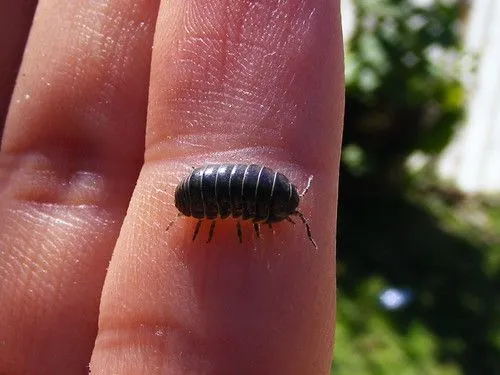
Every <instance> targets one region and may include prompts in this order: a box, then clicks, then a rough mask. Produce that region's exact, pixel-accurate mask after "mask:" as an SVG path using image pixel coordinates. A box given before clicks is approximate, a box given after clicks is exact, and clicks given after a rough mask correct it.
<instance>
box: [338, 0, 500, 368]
mask: <svg viewBox="0 0 500 375" xmlns="http://www.w3.org/2000/svg"><path fill="white" fill-rule="evenodd" d="M342 15H343V28H344V41H345V54H346V55H345V62H346V113H345V133H344V143H343V153H342V165H341V178H340V192H339V194H340V203H339V216H338V232H337V238H338V250H337V251H338V303H337V314H338V315H337V328H336V338H335V359H334V362H333V364H332V374H335V375H363V374H381V375H385V374H397V375H413V374H415V375H417V374H418V375H421V374H424V375H458V374H488V375H489V374H500V103H499V104H497V102H500V1H498V0H472V1H458V0H342Z"/></svg>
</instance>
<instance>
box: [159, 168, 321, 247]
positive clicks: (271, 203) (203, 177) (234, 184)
mask: <svg viewBox="0 0 500 375" xmlns="http://www.w3.org/2000/svg"><path fill="white" fill-rule="evenodd" d="M311 179H312V178H310V179H309V182H308V186H307V187H306V189H305V190H304V192H303V193H302V194H300V195H299V194H298V192H297V189H296V188H295V186H294V185H292V184H291V183H290V181H289V180H288V178H287V177H286V176H285V175H283V174H282V173H279V172H275V171H273V170H271V169H270V168H267V167H264V166H260V165H255V164H218V165H207V166H203V167H200V168H195V169H194V170H193V171H192V172H191V174H190V175H189V176H187V177H186V178H185V179H184V180H183V181H182V182H181V183H180V184H179V185H177V188H176V189H175V207H177V209H178V210H179V212H180V215H184V216H192V217H194V218H197V219H198V223H197V224H196V228H195V231H194V234H193V240H194V239H195V238H196V236H197V234H198V231H199V229H200V225H201V222H202V220H205V219H208V220H213V221H212V223H211V226H210V232H209V238H208V242H210V240H211V239H212V236H213V233H214V229H215V221H214V220H215V219H216V218H220V219H225V218H227V217H229V216H230V215H231V216H232V217H233V218H241V219H242V220H251V221H252V222H253V223H254V229H255V232H256V234H257V237H259V235H260V232H259V226H258V224H259V223H266V224H269V225H271V224H272V223H275V222H279V221H282V220H285V219H288V220H291V219H290V216H291V215H295V216H298V217H299V218H300V219H301V221H302V222H303V223H304V225H305V226H306V229H307V234H308V237H309V239H310V241H311V242H312V243H313V245H314V247H316V248H317V246H316V243H315V242H314V240H313V239H312V236H311V231H310V228H309V224H308V223H307V221H306V219H305V218H304V216H303V215H302V213H300V212H299V211H297V207H298V205H299V201H300V197H301V196H303V195H304V194H305V193H306V191H307V189H308V188H309V186H310V183H311ZM171 224H172V223H171ZM171 224H170V225H171ZM170 225H169V227H170ZM167 229H168V228H167ZM237 234H238V238H239V240H240V242H241V241H242V235H241V226H240V223H239V222H237Z"/></svg>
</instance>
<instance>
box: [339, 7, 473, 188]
mask: <svg viewBox="0 0 500 375" xmlns="http://www.w3.org/2000/svg"><path fill="white" fill-rule="evenodd" d="M353 2H354V4H355V8H356V14H357V17H356V19H357V21H356V22H357V23H356V27H355V30H354V33H353V35H352V38H351V39H350V41H349V44H348V46H347V48H346V57H345V59H346V115H345V130H344V147H345V150H347V151H348V150H351V149H353V148H354V149H356V150H358V152H361V153H362V154H363V163H362V164H359V163H350V160H349V159H348V158H344V165H345V166H346V167H348V168H350V170H351V172H352V173H354V174H356V175H370V176H372V177H374V176H380V177H381V178H382V179H387V178H393V177H395V178H396V179H398V178H400V175H401V172H402V169H403V163H404V160H405V159H406V157H407V156H408V155H410V154H411V153H412V152H414V151H416V150H420V151H423V152H425V153H428V154H437V153H439V152H440V151H441V150H442V149H443V148H444V147H445V146H446V145H447V144H448V142H449V141H450V139H451V137H452V135H453V134H454V131H455V129H456V127H457V126H458V125H459V120H460V118H461V117H462V114H463V91H462V86H461V83H460V80H459V79H458V73H459V71H458V62H457V58H458V56H459V51H460V43H459V35H458V27H457V20H458V7H457V6H456V5H455V4H454V3H453V2H450V1H446V2H444V1H443V2H440V1H433V2H431V4H432V5H430V6H427V7H425V8H422V7H418V6H415V5H412V3H413V2H412V1H408V0H353ZM450 3H451V4H450ZM346 146H350V147H346ZM345 156H346V155H345V153H344V157H345ZM360 165H363V167H362V168H361V169H360V168H359V166H360Z"/></svg>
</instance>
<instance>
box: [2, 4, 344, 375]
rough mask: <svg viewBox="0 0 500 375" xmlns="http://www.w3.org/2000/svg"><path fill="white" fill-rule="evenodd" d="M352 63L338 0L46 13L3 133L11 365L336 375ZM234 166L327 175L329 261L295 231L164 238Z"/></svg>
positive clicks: (73, 370) (228, 226) (313, 206)
mask: <svg viewBox="0 0 500 375" xmlns="http://www.w3.org/2000/svg"><path fill="white" fill-rule="evenodd" d="M19 3H21V2H19ZM9 4H13V3H12V2H11V3H9ZM15 6H16V5H7V6H5V5H2V7H6V8H7V9H6V11H0V18H4V19H5V20H11V21H12V20H15V19H16V17H17V18H19V22H17V23H15V24H16V25H18V26H19V27H23V26H22V25H27V24H28V22H26V15H22V16H19V15H18V14H17V13H16V12H15V9H14V8H15ZM21 21H24V22H21ZM0 23H1V22H0ZM3 38H4V39H3V40H4V41H5V40H6V39H7V37H6V36H5V35H4V36H3ZM3 45H8V43H7V44H6V43H4V44H3ZM9 48H11V50H10V51H7V52H8V53H6V54H5V55H4V57H2V58H3V59H8V58H9V57H10V56H15V55H16V54H18V52H19V50H16V48H18V49H19V48H21V47H19V46H17V47H16V46H15V45H10V47H9ZM23 48H24V46H23ZM0 63H1V61H0ZM342 67H343V61H342V40H341V33H340V16H339V2H338V1H327V0H320V1H311V0H290V1H264V2H255V1H243V0H241V1H233V2H227V1H219V0H214V1H207V2H204V1H194V0H187V1H180V0H171V1H165V2H161V3H160V2H159V1H139V2H137V1H125V0H121V1H118V0H114V1H106V0H102V1H63V0H46V1H40V2H39V5H38V9H37V12H36V16H35V19H34V24H33V26H32V29H31V34H30V38H29V42H28V44H27V46H26V49H25V52H24V59H23V63H22V66H21V68H20V72H19V75H18V78H17V83H16V86H15V89H14V92H13V96H12V99H11V102H10V109H9V115H8V117H7V120H6V123H5V132H4V136H3V140H2V154H1V159H0V160H1V166H2V168H1V170H0V186H1V188H2V189H1V194H0V301H2V303H1V306H0V322H1V323H0V324H1V326H0V373H1V374H9V375H11V374H36V375H44V374H51V375H54V374H85V373H87V372H88V371H89V369H88V363H89V361H91V362H90V370H91V371H92V374H93V375H94V374H134V375H136V374H217V375H220V374H239V375H240V374H259V375H260V374H286V375H291V374H298V375H304V374H314V375H316V374H326V373H328V372H329V366H330V360H331V354H332V347H331V343H332V339H333V316H334V294H335V291H334V284H335V278H334V238H335V235H334V232H335V230H334V228H335V211H336V191H337V173H338V163H339V154H340V139H341V124H342V114H343V80H342V77H343V68H342ZM7 89H8V87H7V86H5V87H2V88H1V90H4V92H3V93H0V94H3V95H0V99H1V98H7V97H8V95H6V94H5V93H6V90H7ZM4 100H5V99H4ZM0 108H6V106H4V107H1V106H0ZM224 162H233V163H235V162H240V163H257V164H262V165H267V166H269V167H272V168H273V169H275V170H279V171H281V172H284V173H285V174H286V175H287V176H289V177H290V179H291V181H292V182H293V183H294V184H295V185H297V187H298V188H299V189H301V188H303V187H304V186H305V184H306V183H307V178H308V176H309V175H314V181H313V184H312V187H311V190H310V191H309V192H308V194H307V195H306V197H304V199H303V200H302V202H301V206H300V208H301V210H302V211H303V212H304V213H305V215H306V216H307V217H308V218H309V219H310V222H311V227H312V230H313V235H314V238H315V240H316V242H317V243H318V246H319V249H318V250H315V249H314V248H313V247H312V246H311V243H310V242H309V240H308V238H307V236H306V233H305V230H304V228H303V227H302V226H301V225H296V226H292V225H290V224H289V223H287V222H283V223H279V224H276V225H275V226H274V229H275V232H276V233H275V234H273V233H272V232H271V231H269V230H268V229H267V228H263V229H262V238H261V239H255V238H254V234H253V232H252V226H251V225H250V224H248V223H242V228H243V243H242V244H239V242H238V239H237V236H236V233H235V232H236V231H235V223H234V221H233V220H232V219H231V220H230V219H228V220H225V221H224V222H220V223H217V228H216V232H215V235H214V238H213V240H212V242H211V243H210V244H207V243H205V242H206V236H207V230H208V226H207V224H206V223H205V224H204V226H203V227H202V229H201V231H200V234H199V237H198V238H197V239H196V241H194V242H193V241H191V235H192V233H193V229H194V225H195V223H196V220H194V219H192V218H180V219H179V220H177V221H176V223H175V224H174V226H173V227H172V228H171V229H170V230H169V231H166V227H167V225H168V223H169V222H170V221H171V220H172V219H173V218H174V217H175V215H176V214H177V211H176V209H175V207H174V205H173V190H174V188H175V184H176V183H177V182H178V181H179V180H180V179H181V178H182V177H183V176H185V175H186V174H188V173H189V172H190V167H191V166H200V165H203V164H206V163H224ZM108 265H109V267H108ZM98 324H99V328H98Z"/></svg>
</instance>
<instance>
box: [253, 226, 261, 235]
mask: <svg viewBox="0 0 500 375" xmlns="http://www.w3.org/2000/svg"><path fill="white" fill-rule="evenodd" d="M253 229H254V230H255V234H256V235H257V238H260V228H259V224H258V223H253Z"/></svg>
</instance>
